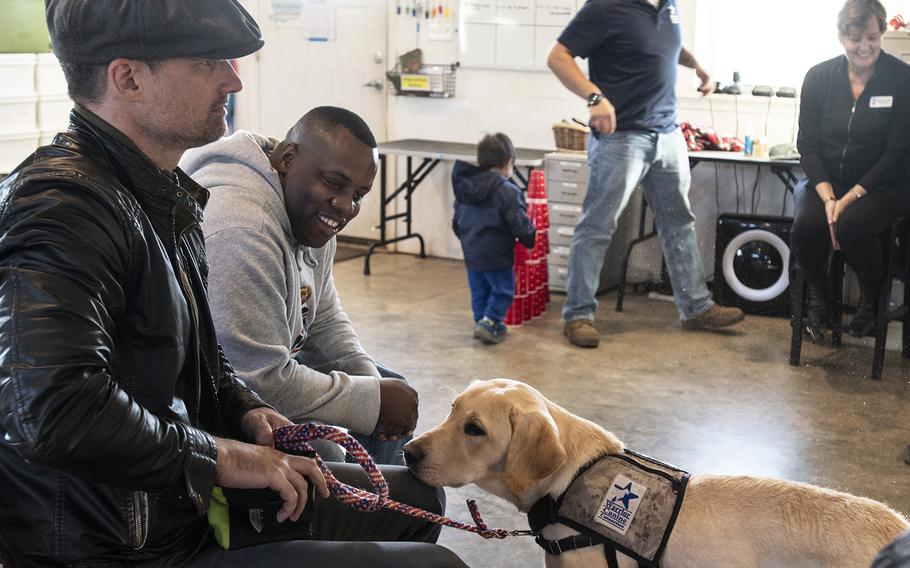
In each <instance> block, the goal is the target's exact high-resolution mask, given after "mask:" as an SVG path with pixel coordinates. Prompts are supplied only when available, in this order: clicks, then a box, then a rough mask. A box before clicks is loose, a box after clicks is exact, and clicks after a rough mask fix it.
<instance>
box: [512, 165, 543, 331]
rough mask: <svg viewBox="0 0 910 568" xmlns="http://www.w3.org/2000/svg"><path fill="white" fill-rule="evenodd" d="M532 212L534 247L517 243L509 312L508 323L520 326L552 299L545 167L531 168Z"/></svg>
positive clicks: (538, 313) (536, 315)
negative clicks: (548, 266)
mask: <svg viewBox="0 0 910 568" xmlns="http://www.w3.org/2000/svg"><path fill="white" fill-rule="evenodd" d="M528 216H529V217H530V218H531V221H533V222H534V226H535V227H537V238H536V239H535V241H534V248H533V249H531V250H528V249H526V248H525V247H524V245H522V244H516V245H515V268H514V270H515V300H514V301H513V302H512V305H511V307H509V311H508V312H507V313H506V319H505V323H506V325H511V326H517V325H521V324H522V323H523V322H526V321H530V320H531V319H533V318H538V317H540V316H541V315H543V313H544V311H545V310H546V307H547V304H548V303H549V301H550V288H549V286H548V285H547V254H548V253H549V252H550V241H549V238H548V237H547V229H548V228H549V227H550V214H549V211H548V209H547V188H546V182H545V181H544V173H543V171H542V170H534V171H532V172H531V179H530V181H529V182H528Z"/></svg>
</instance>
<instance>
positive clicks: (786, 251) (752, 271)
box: [714, 214, 793, 317]
mask: <svg viewBox="0 0 910 568" xmlns="http://www.w3.org/2000/svg"><path fill="white" fill-rule="evenodd" d="M792 223H793V219H791V218H789V217H769V216H763V215H738V214H737V215H721V216H720V217H718V218H717V240H716V242H715V249H714V250H715V253H714V300H715V301H716V302H717V303H718V304H720V305H722V306H735V307H738V308H740V309H742V310H743V311H744V312H746V313H747V314H756V315H762V316H775V317H789V316H790V274H789V268H788V267H789V265H790V226H791V225H792Z"/></svg>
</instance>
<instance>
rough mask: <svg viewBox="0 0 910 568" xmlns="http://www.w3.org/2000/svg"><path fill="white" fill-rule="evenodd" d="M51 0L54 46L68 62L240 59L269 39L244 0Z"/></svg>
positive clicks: (48, 4) (48, 12)
mask: <svg viewBox="0 0 910 568" xmlns="http://www.w3.org/2000/svg"><path fill="white" fill-rule="evenodd" d="M45 6H46V10H45V16H46V17H47V29H48V31H49V32H50V37H51V46H52V47H53V49H54V53H55V54H56V55H57V58H58V59H60V61H63V62H66V63H75V64H87V65H100V64H105V63H110V62H111V61H113V60H114V59H117V58H118V57H125V58H127V59H139V60H155V59H167V58H170V57H202V58H205V59H234V58H237V57H243V56H244V55H249V54H250V53H253V52H254V51H257V50H258V49H259V48H261V47H262V46H263V45H264V44H265V42H264V41H263V40H262V33H261V32H260V31H259V25H258V24H257V23H256V20H254V19H253V17H252V16H251V15H250V14H249V13H248V12H247V11H246V10H245V9H244V8H243V6H241V5H240V2H239V0H47V1H46V4H45Z"/></svg>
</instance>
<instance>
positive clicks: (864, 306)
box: [847, 296, 878, 337]
mask: <svg viewBox="0 0 910 568" xmlns="http://www.w3.org/2000/svg"><path fill="white" fill-rule="evenodd" d="M877 315H878V301H877V298H868V297H866V296H860V299H859V307H857V308H856V313H855V314H853V318H852V319H851V320H850V323H849V324H848V326H847V333H849V334H850V335H852V336H853V337H866V336H867V335H872V332H873V331H875V318H876V316H877Z"/></svg>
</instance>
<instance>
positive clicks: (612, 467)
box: [528, 450, 689, 567]
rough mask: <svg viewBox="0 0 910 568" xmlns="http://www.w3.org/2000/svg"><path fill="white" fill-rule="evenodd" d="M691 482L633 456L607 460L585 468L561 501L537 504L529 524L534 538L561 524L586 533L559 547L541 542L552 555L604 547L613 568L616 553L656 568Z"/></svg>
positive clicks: (667, 468)
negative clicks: (549, 527)
mask: <svg viewBox="0 0 910 568" xmlns="http://www.w3.org/2000/svg"><path fill="white" fill-rule="evenodd" d="M688 482H689V474H688V473H686V472H685V471H682V470H681V469H678V468H676V467H673V466H671V465H668V464H665V463H662V462H659V461H656V460H654V459H651V458H649V457H647V456H643V455H641V454H637V453H635V452H632V451H630V450H626V451H625V452H624V453H622V454H608V455H605V456H603V457H601V458H599V459H598V460H597V461H595V462H593V463H591V464H589V465H587V466H585V467H584V468H583V469H582V470H581V471H580V472H579V473H578V475H576V477H575V479H574V480H573V481H572V483H571V484H570V485H569V488H568V489H567V490H566V492H565V493H563V494H562V495H560V497H559V498H558V499H557V500H555V501H554V500H553V499H551V498H550V497H548V496H547V497H544V498H543V499H541V500H540V501H538V502H537V503H535V504H534V506H533V507H531V510H530V511H529V512H528V523H529V524H530V526H531V529H532V530H533V531H535V532H540V530H541V529H542V528H543V527H544V526H546V525H548V524H552V523H562V524H564V525H567V526H569V527H572V528H573V529H575V530H578V531H580V532H581V533H582V535H577V536H573V537H568V538H564V539H561V540H558V541H556V540H546V539H544V538H543V537H542V536H538V537H537V544H539V545H540V546H541V547H543V549H544V550H546V551H547V553H548V554H562V553H563V552H567V551H569V550H573V549H575V548H583V547H585V546H596V545H598V544H603V545H604V551H605V553H606V556H607V563H608V565H609V566H611V567H614V566H617V560H616V552H617V551H619V552H622V553H623V554H625V555H627V556H630V557H632V558H634V559H636V560H637V561H638V563H639V566H647V567H657V566H658V565H659V561H660V557H661V555H662V554H663V551H664V549H665V548H666V546H667V541H668V540H669V539H670V533H671V531H672V530H673V524H674V523H675V522H676V517H677V515H678V514H679V509H680V506H681V505H682V501H683V497H684V496H685V492H686V485H687V484H688Z"/></svg>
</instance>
